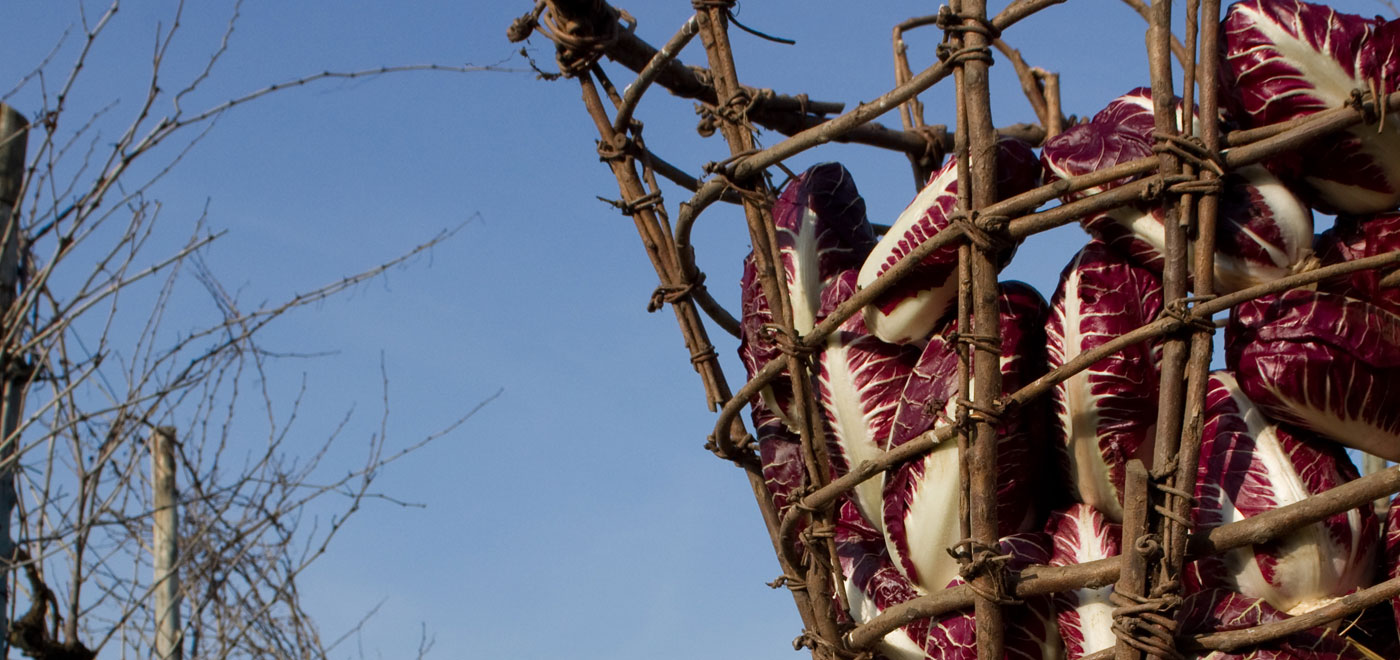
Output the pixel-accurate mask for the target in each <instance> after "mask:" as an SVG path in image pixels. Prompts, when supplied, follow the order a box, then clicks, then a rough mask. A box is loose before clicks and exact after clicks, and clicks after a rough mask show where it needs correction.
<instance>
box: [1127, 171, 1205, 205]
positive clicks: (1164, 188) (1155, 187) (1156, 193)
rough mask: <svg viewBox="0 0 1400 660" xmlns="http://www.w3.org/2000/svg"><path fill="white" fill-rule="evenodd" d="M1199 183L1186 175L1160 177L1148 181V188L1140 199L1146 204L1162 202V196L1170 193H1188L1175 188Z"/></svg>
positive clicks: (1194, 178)
mask: <svg viewBox="0 0 1400 660" xmlns="http://www.w3.org/2000/svg"><path fill="white" fill-rule="evenodd" d="M1197 181H1198V180H1197V179H1196V177H1194V176H1189V175H1186V174H1170V175H1167V176H1162V175H1158V176H1155V177H1153V178H1151V179H1148V180H1147V187H1146V188H1144V189H1143V190H1142V194H1141V195H1139V196H1138V198H1139V199H1141V200H1142V201H1144V202H1155V201H1158V200H1161V199H1162V196H1163V195H1165V194H1167V193H1169V192H1170V193H1174V194H1179V193H1182V192H1186V191H1182V190H1180V189H1176V188H1175V186H1177V185H1180V184H1187V183H1190V184H1194V183H1197Z"/></svg>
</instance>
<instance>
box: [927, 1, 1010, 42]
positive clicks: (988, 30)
mask: <svg viewBox="0 0 1400 660" xmlns="http://www.w3.org/2000/svg"><path fill="white" fill-rule="evenodd" d="M933 24H934V25H936V26H938V28H939V29H940V30H943V31H944V32H950V33H953V34H962V33H965V32H976V33H977V34H980V35H982V36H984V37H986V38H987V39H988V40H992V39H1000V38H1001V30H999V29H997V26H995V25H993V24H992V22H991V21H989V20H987V19H986V18H985V17H982V16H973V15H971V14H959V13H957V12H955V11H953V8H952V7H949V6H948V5H943V6H942V7H939V8H938V16H936V17H935V18H934V20H933Z"/></svg>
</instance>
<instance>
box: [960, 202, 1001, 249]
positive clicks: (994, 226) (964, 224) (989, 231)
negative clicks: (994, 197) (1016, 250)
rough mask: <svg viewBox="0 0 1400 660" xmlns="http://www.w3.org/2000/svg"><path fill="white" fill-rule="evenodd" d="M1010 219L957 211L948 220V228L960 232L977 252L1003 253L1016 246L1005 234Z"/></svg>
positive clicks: (975, 212)
mask: <svg viewBox="0 0 1400 660" xmlns="http://www.w3.org/2000/svg"><path fill="white" fill-rule="evenodd" d="M1010 221H1011V219H1010V218H1008V217H1006V216H1004V215H982V214H981V213H978V212H977V211H970V212H969V211H957V212H955V213H953V215H952V217H951V218H950V223H949V226H953V227H958V228H959V229H961V230H962V232H963V236H965V237H966V238H967V240H968V242H970V243H972V245H973V246H975V247H976V248H977V249H979V250H983V251H988V252H1005V251H1006V250H1009V249H1011V247H1012V246H1014V245H1015V244H1016V242H1015V241H1014V240H1012V239H1011V237H1010V236H1008V235H1007V234H1006V228H1007V226H1008V225H1009V224H1010Z"/></svg>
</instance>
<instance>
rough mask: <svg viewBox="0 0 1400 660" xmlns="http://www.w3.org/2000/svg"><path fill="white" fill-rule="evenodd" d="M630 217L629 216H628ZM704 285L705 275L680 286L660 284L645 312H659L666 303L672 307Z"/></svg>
mask: <svg viewBox="0 0 1400 660" xmlns="http://www.w3.org/2000/svg"><path fill="white" fill-rule="evenodd" d="M629 215H631V214H629ZM704 285H705V274H704V273H697V274H696V276H695V278H694V279H692V280H691V281H689V282H683V283H681V284H661V285H658V286H657V287H656V288H655V289H653V290H652V292H651V299H650V300H648V301H647V311H648V312H657V311H660V310H661V308H662V307H664V306H665V305H666V303H670V304H672V305H674V304H676V303H678V302H680V301H682V300H687V299H689V298H690V296H691V294H693V293H695V291H696V290H697V289H700V288H703V287H704Z"/></svg>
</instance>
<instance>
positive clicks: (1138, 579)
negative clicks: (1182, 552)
mask: <svg viewBox="0 0 1400 660" xmlns="http://www.w3.org/2000/svg"><path fill="white" fill-rule="evenodd" d="M1123 481H1124V483H1123V527H1122V529H1123V537H1122V542H1121V543H1119V545H1120V546H1121V547H1122V549H1123V550H1122V554H1123V565H1122V568H1121V569H1120V570H1119V573H1118V583H1117V584H1116V585H1115V586H1114V591H1116V592H1117V593H1119V594H1121V595H1123V596H1126V597H1128V599H1132V598H1133V597H1134V596H1142V595H1144V594H1146V592H1147V557H1146V556H1144V555H1143V554H1142V553H1141V552H1139V551H1138V549H1137V543H1138V539H1140V538H1142V537H1143V536H1144V535H1146V534H1147V530H1148V529H1150V527H1149V525H1150V522H1149V520H1148V516H1147V507H1148V506H1149V502H1150V499H1149V495H1148V492H1147V467H1146V466H1144V465H1143V464H1142V461H1139V460H1138V459H1136V458H1135V459H1133V460H1130V461H1128V467H1127V474H1126V475H1125V476H1124V479H1123ZM1120 607H1121V606H1120ZM1114 625H1115V626H1117V625H1118V622H1117V621H1115V622H1114ZM1127 632H1129V633H1130V634H1133V635H1136V634H1137V631H1136V630H1130V631H1127ZM1113 657H1114V658H1115V660H1141V659H1142V657H1143V654H1142V651H1140V650H1138V649H1137V648H1136V647H1134V646H1133V645H1132V644H1130V643H1129V642H1128V640H1126V639H1124V638H1122V637H1119V638H1118V644H1117V646H1115V647H1114V655H1113Z"/></svg>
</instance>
